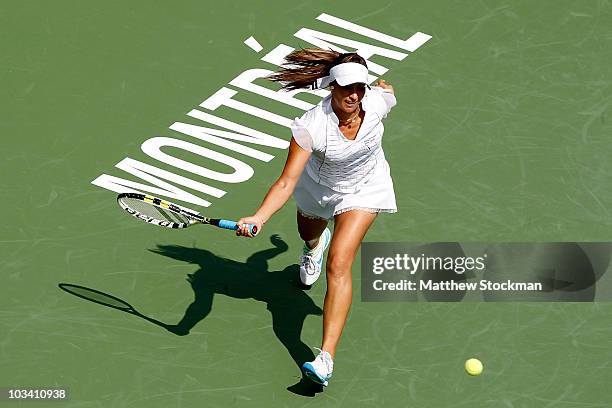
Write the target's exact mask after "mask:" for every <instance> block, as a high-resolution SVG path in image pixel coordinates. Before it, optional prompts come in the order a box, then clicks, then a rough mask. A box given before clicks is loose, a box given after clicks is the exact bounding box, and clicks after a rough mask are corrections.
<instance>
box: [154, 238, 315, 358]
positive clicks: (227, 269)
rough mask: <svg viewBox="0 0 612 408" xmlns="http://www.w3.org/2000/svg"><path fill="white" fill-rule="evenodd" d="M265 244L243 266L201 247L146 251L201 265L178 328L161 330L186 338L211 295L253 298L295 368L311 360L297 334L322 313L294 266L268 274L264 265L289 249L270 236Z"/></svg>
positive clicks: (191, 276) (209, 305)
mask: <svg viewBox="0 0 612 408" xmlns="http://www.w3.org/2000/svg"><path fill="white" fill-rule="evenodd" d="M270 242H271V243H272V247H271V248H268V249H265V250H262V251H259V252H256V253H254V254H253V255H251V256H250V257H249V258H248V259H247V261H246V262H238V261H234V260H231V259H227V258H223V257H220V256H217V255H215V254H214V253H212V252H210V251H208V250H206V249H201V248H190V247H184V246H178V245H158V246H157V247H156V248H155V249H151V250H150V251H151V252H154V253H156V254H159V255H163V256H166V257H169V258H172V259H176V260H179V261H183V262H188V263H191V264H194V265H198V266H199V267H200V269H198V270H197V271H196V272H194V273H192V274H188V277H187V281H188V282H189V283H190V284H191V287H192V289H193V291H194V301H193V302H192V303H191V304H190V305H189V306H188V307H187V310H186V311H185V314H184V316H183V318H182V319H181V320H180V321H179V322H178V323H177V324H175V325H167V327H166V328H167V329H168V330H169V331H171V332H173V333H175V334H177V335H181V336H184V335H187V334H189V332H190V330H191V329H192V328H193V327H194V326H195V325H196V324H198V323H199V322H200V321H202V320H204V319H205V318H206V316H208V314H209V313H210V311H211V310H212V304H213V298H214V296H215V295H225V296H230V297H233V298H238V299H255V300H258V301H261V302H265V303H266V305H267V309H268V311H269V312H270V314H271V317H272V328H273V331H274V334H275V335H276V337H277V338H278V339H279V341H280V342H281V343H282V344H283V346H284V347H285V348H286V349H287V351H288V352H289V355H290V356H291V358H292V359H293V361H294V362H295V364H296V365H297V366H298V367H301V366H302V364H303V363H304V362H306V361H311V360H313V359H314V354H313V352H312V351H311V349H310V348H309V347H308V346H307V345H306V344H304V343H303V342H302V340H301V339H300V335H301V332H302V327H303V324H304V320H305V319H306V316H308V315H322V314H323V311H322V310H321V308H320V307H318V306H317V305H316V304H315V303H314V301H313V300H312V299H311V298H310V296H308V295H307V294H306V293H305V292H304V288H303V287H301V286H300V279H299V265H297V264H293V265H289V266H287V267H286V268H285V269H283V270H282V271H268V261H269V260H270V259H272V258H274V257H275V256H277V255H279V254H281V253H283V252H286V251H287V250H288V246H287V244H286V243H285V241H283V239H282V238H280V237H279V236H278V235H272V236H271V237H270Z"/></svg>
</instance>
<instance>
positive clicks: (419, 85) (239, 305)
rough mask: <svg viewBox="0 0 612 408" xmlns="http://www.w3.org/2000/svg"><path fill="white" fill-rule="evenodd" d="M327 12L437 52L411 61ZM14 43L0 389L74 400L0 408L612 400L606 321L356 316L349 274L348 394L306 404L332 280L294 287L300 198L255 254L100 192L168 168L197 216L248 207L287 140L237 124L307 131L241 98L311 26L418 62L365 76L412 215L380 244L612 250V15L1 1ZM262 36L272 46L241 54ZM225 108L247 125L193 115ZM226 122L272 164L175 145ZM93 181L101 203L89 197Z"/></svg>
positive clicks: (451, 310)
mask: <svg viewBox="0 0 612 408" xmlns="http://www.w3.org/2000/svg"><path fill="white" fill-rule="evenodd" d="M322 14H325V15H328V16H334V17H336V18H338V19H342V20H343V21H347V22H350V23H352V24H355V25H358V26H361V27H364V28H368V29H370V30H373V31H376V32H379V33H384V34H386V35H387V36H390V37H393V38H396V39H400V40H407V39H409V38H410V37H411V36H413V35H414V34H415V33H418V32H421V33H424V34H427V35H429V36H431V39H429V40H428V41H425V42H423V43H422V45H420V46H419V47H418V49H415V50H414V51H408V50H406V49H401V48H399V47H397V46H395V45H393V44H390V43H388V42H387V43H385V42H384V41H381V40H380V39H376V38H374V37H372V36H367V35H363V32H362V33H357V32H355V31H351V30H347V29H346V28H343V27H340V26H338V25H337V24H336V25H334V24H330V23H329V22H326V21H322V20H321V19H317V17H319V16H321V15H322ZM0 23H1V26H2V40H1V41H0V42H1V44H2V52H1V53H0V89H2V91H3V92H2V93H3V98H2V102H1V104H2V120H1V121H0V129H1V130H2V136H1V140H2V142H1V146H2V160H1V161H0V173H1V174H2V180H3V183H2V192H3V194H2V197H3V206H2V208H3V214H4V217H3V220H2V223H1V224H2V225H1V226H0V231H1V238H0V251H1V252H0V253H1V257H0V259H1V261H0V265H1V270H2V284H1V285H0V287H1V288H2V292H1V294H0V305H1V307H0V366H1V367H2V369H1V370H0V388H21V389H25V388H32V387H37V388H39V387H42V388H47V389H49V388H58V387H65V388H67V389H68V392H69V398H68V399H67V400H66V401H58V402H41V401H6V400H5V401H0V406H7V407H12V406H15V407H27V406H36V407H39V406H62V407H71V408H77V407H78V408H90V407H91V408H93V407H104V408H108V407H126V408H128V407H130V408H136V407H148V408H149V407H196V406H201V407H204V406H205V407H228V406H236V407H261V406H268V407H302V406H303V407H306V406H317V407H318V406H325V407H327V406H329V407H370V406H371V407H415V408H417V407H418V408H425V407H432V408H433V407H435V408H440V407H470V408H472V407H479V408H484V407H491V408H493V407H495V408H497V407H504V408H531V407H534V408H536V407H537V408H543V407H551V408H552V407H555V408H596V407H597V408H598V407H609V406H611V405H612V397H611V396H610V389H609V388H610V387H609V384H610V382H611V381H612V374H611V373H610V372H611V368H612V367H611V365H610V361H612V347H611V346H612V325H611V322H612V319H611V317H610V316H611V313H612V305H611V304H610V303H607V302H603V301H602V302H590V303H562V302H556V303H535V302H533V303H532V302H522V303H518V302H501V303H488V302H459V303H449V302H447V303H444V302H438V303H433V302H362V301H361V299H360V297H359V293H360V288H361V277H360V263H359V257H358V258H357V259H356V262H355V264H354V266H353V273H354V275H353V276H354V293H355V296H354V300H353V306H352V309H351V313H350V316H349V321H348V323H347V327H346V329H345V332H344V334H343V337H342V340H341V343H340V346H339V349H338V352H337V356H336V359H335V367H334V377H333V380H332V381H330V385H329V387H327V388H326V389H325V390H324V391H323V392H314V391H313V390H312V389H310V388H308V387H304V386H303V384H301V383H300V378H301V374H300V369H299V365H300V362H302V361H305V358H307V357H309V356H311V355H312V354H311V353H313V352H314V351H313V349H312V347H318V346H319V345H320V341H321V338H320V337H321V325H322V316H321V313H322V311H321V308H322V306H323V297H324V294H325V280H324V279H321V281H319V282H317V284H316V285H315V286H313V288H312V289H311V290H309V291H304V290H301V289H300V288H299V287H297V286H296V285H295V282H296V279H297V270H298V265H297V263H298V259H299V255H300V253H301V249H302V241H300V238H299V236H298V234H297V232H296V221H295V217H296V215H295V204H294V203H293V202H289V203H288V205H286V206H285V207H284V208H283V209H282V210H281V211H280V212H279V213H277V214H276V215H275V217H274V218H272V219H271V220H270V222H269V223H267V224H266V227H265V229H264V230H263V231H262V233H261V234H260V236H258V237H257V238H256V239H252V240H248V239H238V238H236V237H235V236H234V234H233V233H232V232H228V231H223V230H219V229H215V228H211V227H206V226H197V227H195V226H194V227H193V228H190V229H187V230H177V231H174V230H169V229H164V228H155V227H153V226H147V225H145V224H144V223H141V222H138V221H137V220H134V219H133V218H130V217H128V216H127V215H124V214H123V213H122V211H121V209H120V208H119V207H118V206H117V203H116V201H115V197H116V193H115V192H113V191H111V189H109V188H108V186H117V185H119V184H117V182H118V181H117V180H119V179H120V180H124V181H123V182H125V180H127V181H128V182H132V183H141V184H145V185H149V186H152V185H153V183H152V182H151V181H150V177H151V174H153V173H151V171H152V170H151V167H154V172H155V174H154V175H156V177H157V178H158V179H163V177H161V176H160V175H162V174H163V175H166V176H168V174H173V175H175V176H180V177H184V178H188V179H189V180H191V184H189V183H188V184H180V183H178V182H177V180H178V179H176V178H175V179H174V181H172V180H170V181H169V179H168V178H165V179H164V180H165V181H166V182H168V183H170V184H172V185H174V186H179V185H180V186H181V191H182V192H181V193H180V194H182V196H181V197H182V198H186V197H191V200H192V201H191V202H190V201H189V200H187V201H186V200H179V201H180V202H181V204H183V205H186V206H189V207H191V208H194V207H197V208H200V209H201V210H202V212H203V213H206V215H211V216H218V217H227V218H229V219H237V218H239V217H241V216H245V215H248V214H250V213H251V212H252V211H253V210H255V209H256V208H257V206H258V205H259V204H260V202H261V200H262V198H263V194H264V193H265V192H266V191H267V188H268V187H269V186H270V184H271V183H272V182H274V180H275V179H276V177H278V175H279V172H280V170H281V169H282V167H283V164H284V161H285V158H286V155H287V150H286V148H285V147H284V145H283V142H286V141H288V140H289V139H290V137H291V133H290V132H289V130H288V129H287V128H286V127H284V126H282V125H281V124H279V123H273V122H272V121H270V120H268V119H266V118H265V117H262V116H261V115H258V114H253V113H248V112H246V111H245V110H244V109H243V110H241V109H238V108H236V106H241V107H244V106H246V105H248V106H253V107H257V108H259V109H262V110H265V111H267V112H272V113H274V114H276V115H278V116H279V117H284V118H288V119H293V118H295V117H296V116H300V115H301V114H302V113H303V110H300V109H299V108H297V107H295V106H290V105H288V104H283V103H281V102H279V101H278V100H274V99H272V98H266V97H263V96H262V95H261V94H258V93H257V92H252V91H249V90H248V89H244V88H241V87H240V86H237V84H238V82H234V83H232V84H230V82H232V81H233V80H234V79H235V78H237V77H238V76H239V75H241V74H242V73H244V72H247V70H254V69H259V70H274V69H276V68H277V67H276V66H275V65H274V64H272V63H270V62H267V61H265V60H262V58H263V57H264V56H265V55H268V54H269V53H270V52H272V51H273V50H274V49H276V47H277V46H279V45H281V44H284V45H285V46H287V47H291V48H299V47H308V46H312V45H313V44H311V43H309V42H308V41H307V40H305V39H303V38H298V37H296V36H295V35H294V34H295V33H296V32H298V31H299V30H301V29H304V28H306V29H309V30H313V31H314V32H318V33H324V34H325V35H327V37H324V38H328V39H329V38H332V37H329V36H336V38H341V39H344V40H342V41H345V40H347V39H348V40H350V41H354V42H359V43H361V44H369V45H370V46H375V47H379V48H382V49H385V50H391V51H393V52H394V53H396V54H393V55H398V54H402V53H403V54H406V55H407V56H405V57H404V58H402V59H396V58H391V57H389V56H384V55H380V53H379V52H374V55H373V56H372V57H371V58H370V60H371V61H372V62H375V63H376V64H379V65H380V66H382V67H384V68H386V69H388V72H386V73H384V75H383V78H384V79H386V80H387V82H388V83H390V84H392V85H393V86H394V87H395V90H396V95H397V100H398V105H397V106H396V107H394V108H393V110H392V112H391V113H390V114H389V117H388V118H387V119H386V121H385V130H386V131H385V136H384V142H383V146H384V149H385V153H386V157H387V160H388V162H389V164H390V166H391V172H392V176H393V179H394V182H395V191H396V196H397V204H398V209H399V211H398V213H397V214H392V215H391V214H383V215H381V216H379V217H378V219H377V220H376V222H375V224H374V226H373V227H372V228H371V230H370V231H369V233H368V235H367V236H366V239H365V240H366V241H372V242H450V241H477V242H485V241H486V242H557V241H611V240H612V238H611V237H612V233H611V231H612V210H611V209H610V208H611V206H610V203H611V202H612V189H611V188H610V186H612V161H611V160H610V157H612V143H611V141H610V135H612V125H611V123H612V122H611V120H610V118H611V115H610V109H611V105H610V102H611V99H610V95H611V94H612V54H611V50H612V24H611V23H612V6H611V5H610V3H609V2H607V1H603V0H602V1H591V2H575V1H550V0H546V1H539V2H530V1H522V0H516V1H498V0H494V1H486V2H467V1H463V2H450V1H439V0H435V1H430V2H388V3H381V4H375V3H374V2H367V1H362V0H355V1H350V2H349V1H344V0H341V1H335V2H324V1H304V2H296V3H291V2H289V3H287V2H273V1H258V0H257V1H250V2H211V1H192V0H184V1H178V2H156V3H153V2H146V1H134V2H122V1H106V2H83V1H68V0H57V1H53V2H43V1H21V2H15V1H13V2H8V1H7V2H3V3H2V4H0ZM313 31H308V30H306V31H302V32H303V33H304V32H306V33H307V34H308V33H311V34H312V32H313ZM317 35H318V36H319V39H320V38H323V37H321V36H320V34H315V37H316V36H317ZM251 36H252V37H253V38H254V39H255V40H256V41H257V43H259V44H260V45H261V47H262V50H260V51H257V50H255V49H253V48H251V47H249V46H247V45H246V44H244V41H245V40H247V39H248V38H249V37H251ZM313 38H314V37H313ZM340 46H342V47H343V48H346V49H348V50H351V51H353V50H354V49H355V48H351V47H350V46H348V45H340ZM379 51H380V50H379ZM387 52H389V51H387ZM250 83H252V84H255V85H259V86H261V87H267V88H269V89H273V88H274V87H275V84H270V83H266V82H265V81H264V80H262V79H258V78H255V79H253V80H252V81H251V82H250ZM242 84H243V85H244V83H242ZM238 85H240V84H238ZM222 88H225V89H228V90H231V91H235V92H236V94H233V96H232V97H231V100H232V101H237V102H238V104H234V105H231V104H230V103H228V102H227V101H226V103H225V104H221V105H220V106H218V107H216V108H215V109H211V108H210V105H207V106H208V107H203V106H200V104H202V103H203V102H204V101H209V103H212V102H210V101H211V100H210V97H211V96H212V95H215V94H216V93H217V92H218V91H220V90H221V89H222ZM296 98H298V99H301V100H303V101H306V102H309V103H311V104H314V103H317V101H318V100H320V98H319V97H317V96H315V95H311V94H299V95H297V96H296ZM241 104H242V105H241ZM194 110H195V111H199V112H204V113H206V114H209V115H213V116H214V117H216V118H220V119H221V120H223V121H226V122H219V121H217V122H216V123H212V122H211V121H210V120H209V121H208V122H206V121H205V120H204V119H202V117H201V115H200V117H196V116H197V113H196V114H193V111H194ZM189 113H192V114H191V115H190V114H189ZM194 115H196V116H194ZM209 119H210V118H209ZM215 120H216V119H215ZM230 122H231V123H232V124H238V125H241V126H245V127H247V128H250V129H254V130H256V131H258V132H261V133H260V135H261V134H265V135H268V136H270V137H271V138H270V139H265V138H264V139H265V140H266V141H267V142H268V144H265V143H264V144H255V143H249V142H243V141H237V140H233V141H234V142H235V143H239V144H241V145H243V146H247V147H250V148H253V149H256V150H257V151H258V152H259V153H260V154H264V155H269V156H273V158H272V157H269V158H268V159H269V160H263V159H262V157H261V156H260V157H255V156H254V155H253V154H252V155H248V154H244V153H238V152H237V151H236V150H235V149H231V148H225V147H222V146H219V145H214V144H211V143H210V142H207V141H205V140H202V139H198V138H197V137H194V135H190V134H188V133H185V132H181V131H177V130H176V125H174V124H177V123H180V124H182V125H179V128H180V129H183V130H185V129H192V130H193V129H195V128H194V127H203V126H205V127H209V128H215V129H218V130H224V131H228V129H229V128H228V127H227V126H222V124H225V125H227V124H228V123H230ZM173 125H174V127H173V129H170V127H171V126H173ZM188 125H192V126H194V127H191V128H189V126H188ZM181 126H182V127H181ZM232 126H233V125H232ZM230 130H231V129H230ZM233 131H235V132H237V130H236V129H234V130H233ZM261 137H263V136H261ZM260 141H261V140H260ZM145 142H146V143H148V144H145ZM155 143H157V145H155V146H154V144H155ZM275 143H276V145H274V144H275ZM187 144H188V145H189V146H192V145H200V146H205V147H207V148H209V149H210V150H214V151H216V152H218V153H221V154H222V155H225V156H224V157H230V158H232V159H233V160H237V161H239V162H240V163H239V164H237V163H235V162H232V161H230V160H229V159H223V158H221V159H219V157H218V156H217V158H216V159H215V158H211V157H210V156H209V157H204V156H202V155H199V154H196V153H194V151H189V150H188V149H187V150H186V149H184V148H182V147H181V146H187ZM143 146H145V147H146V146H149V148H150V149H149V153H147V152H146V151H144V150H143ZM156 146H157V147H156ZM160 146H161V147H160ZM162 148H163V151H162ZM155 149H157V150H155ZM145 150H146V148H145ZM151 151H157V153H156V154H157V157H158V158H159V157H162V155H163V154H166V155H171V156H173V157H174V158H175V160H181V161H182V162H183V163H192V164H196V165H198V166H200V168H204V169H208V170H209V171H210V172H213V173H214V174H217V175H218V174H222V173H232V172H234V171H235V170H236V169H237V168H239V169H243V170H244V169H247V168H250V169H252V172H253V173H252V176H250V177H248V178H247V179H245V180H238V179H227V180H224V179H222V177H216V178H215V177H204V176H202V175H197V174H194V173H193V172H189V171H186V170H185V169H180V168H177V167H176V166H173V165H171V163H170V162H169V161H167V160H166V161H163V160H159V159H156V158H154V157H152V156H151V154H150V152H151ZM251 153H253V152H251ZM265 157H268V156H265ZM126 159H128V160H127V161H126ZM118 163H123V167H124V168H118V167H116V165H117V164H118ZM232 163H234V165H235V166H234V167H233V168H232ZM143 166H144V167H143ZM146 166H151V167H146ZM236 166H238V167H236ZM126 169H128V170H126ZM147 171H148V173H147ZM236 171H238V170H236ZM245 171H246V170H245ZM143 174H144V176H143ZM102 175H107V176H106V177H107V178H105V179H104V183H106V184H105V185H106V188H105V187H104V186H100V185H96V184H92V181H94V180H100V179H99V177H101V176H102ZM113 177H114V178H113ZM147 177H149V179H147ZM183 181H185V180H183ZM193 182H197V183H200V184H198V186H199V187H198V188H199V190H198V188H194V186H196V185H195V184H193ZM113 183H114V184H113ZM98 184H101V183H98ZM102 184H103V183H102ZM204 186H205V187H204ZM132 187H133V185H132ZM203 189H207V190H206V191H208V193H204V192H203ZM211 191H217V192H219V191H222V192H223V194H221V195H220V193H217V196H215V194H212V193H210V192H211ZM187 193H188V194H191V195H188V194H187ZM219 195H220V196H219ZM194 197H196V198H199V199H200V200H205V201H208V202H209V203H210V205H209V206H208V207H207V208H206V207H203V206H201V205H195V204H194V202H195V201H194V200H196V198H194ZM196 201H197V200H196ZM177 202H178V201H177ZM198 202H200V203H201V201H198ZM62 282H66V283H71V284H75V285H81V286H85V287H88V288H92V289H95V290H98V291H101V292H104V293H106V294H110V295H113V296H115V297H117V298H119V299H121V300H122V301H124V302H127V303H129V305H131V306H132V307H134V308H135V309H136V310H137V311H138V312H139V313H141V314H142V315H143V316H145V317H146V318H148V319H149V320H147V319H143V318H142V317H138V316H134V315H130V314H128V313H123V312H121V311H119V310H115V309H113V308H109V307H104V306H102V305H100V304H96V303H93V302H88V301H85V300H83V299H80V298H78V297H75V296H71V295H70V294H68V293H66V292H65V291H62V290H61V289H60V288H58V284H59V283H62ZM155 322H157V323H155ZM186 328H188V330H187V329H186ZM177 334H178V335H177ZM470 357H477V358H479V359H480V360H481V361H482V362H483V363H484V372H483V374H482V375H480V376H477V377H472V376H469V375H467V374H466V373H465V371H464V368H463V364H464V362H465V360H466V359H468V358H470Z"/></svg>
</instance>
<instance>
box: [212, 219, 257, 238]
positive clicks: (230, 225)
mask: <svg viewBox="0 0 612 408" xmlns="http://www.w3.org/2000/svg"><path fill="white" fill-rule="evenodd" d="M219 228H225V229H229V230H234V231H236V230H237V229H238V224H237V223H235V222H234V221H230V220H220V221H219ZM249 232H250V233H251V235H253V236H255V235H257V232H258V231H257V225H255V224H249Z"/></svg>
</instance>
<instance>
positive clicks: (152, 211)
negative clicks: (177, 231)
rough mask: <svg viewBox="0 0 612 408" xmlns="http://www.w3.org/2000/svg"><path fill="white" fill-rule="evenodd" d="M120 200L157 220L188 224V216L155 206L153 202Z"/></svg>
mask: <svg viewBox="0 0 612 408" xmlns="http://www.w3.org/2000/svg"><path fill="white" fill-rule="evenodd" d="M122 201H123V203H124V204H125V205H127V206H128V207H129V208H131V209H132V210H135V211H137V212H139V213H140V214H143V215H146V216H147V217H151V218H154V219H156V220H159V221H171V222H176V223H186V224H189V218H187V217H186V216H184V215H181V214H178V213H175V212H174V211H172V210H170V209H166V208H161V207H158V206H156V205H155V204H150V203H147V202H144V201H141V200H136V199H131V198H123V199H122Z"/></svg>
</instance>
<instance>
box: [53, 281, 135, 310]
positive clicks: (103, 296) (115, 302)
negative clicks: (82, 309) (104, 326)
mask: <svg viewBox="0 0 612 408" xmlns="http://www.w3.org/2000/svg"><path fill="white" fill-rule="evenodd" d="M57 286H59V287H60V289H62V290H64V291H66V292H68V293H70V294H71V295H74V296H77V297H80V298H81V299H85V300H89V301H90V302H94V303H98V304H100V305H103V306H108V307H112V308H113V309H118V310H123V311H124V312H129V313H137V312H136V311H135V310H134V308H133V307H132V305H130V304H129V303H127V302H126V301H124V300H121V299H119V298H118V297H115V296H113V295H109V294H108V293H104V292H100V291H99V290H95V289H91V288H87V287H85V286H80V285H73V284H71V283H59V284H58V285H57Z"/></svg>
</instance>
